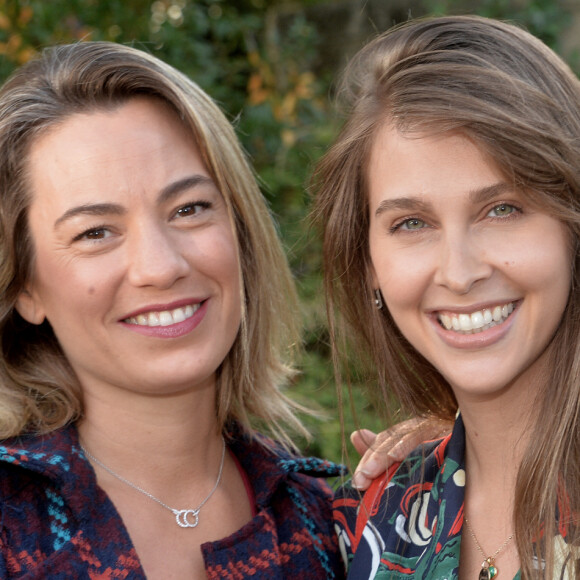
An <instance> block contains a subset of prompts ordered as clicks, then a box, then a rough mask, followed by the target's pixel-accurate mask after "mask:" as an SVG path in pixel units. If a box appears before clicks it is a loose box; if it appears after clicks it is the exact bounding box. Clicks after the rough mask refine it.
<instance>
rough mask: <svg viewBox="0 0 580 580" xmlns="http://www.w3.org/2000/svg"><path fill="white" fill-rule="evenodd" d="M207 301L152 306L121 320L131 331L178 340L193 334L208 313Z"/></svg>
mask: <svg viewBox="0 0 580 580" xmlns="http://www.w3.org/2000/svg"><path fill="white" fill-rule="evenodd" d="M207 302H208V301H207V300H202V301H195V302H192V301H189V302H186V303H182V304H177V303H175V304H172V305H167V306H166V307H156V306H152V307H151V308H150V309H144V310H141V311H140V312H138V313H134V314H132V315H131V316H128V317H127V318H125V319H123V320H121V324H123V325H124V326H125V327H126V328H128V329H129V330H132V331H134V332H137V333H139V334H143V335H146V336H152V337H158V338H177V337H179V336H183V335H185V334H188V333H189V332H191V331H192V330H193V329H194V328H195V327H196V326H197V325H198V324H199V323H200V322H201V320H202V319H203V317H204V316H205V313H206V311H207Z"/></svg>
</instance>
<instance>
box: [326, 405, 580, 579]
mask: <svg viewBox="0 0 580 580" xmlns="http://www.w3.org/2000/svg"><path fill="white" fill-rule="evenodd" d="M464 447H465V431H464V428H463V421H462V420H461V416H458V418H457V421H456V422H455V426H454V429H453V433H452V434H451V435H450V436H449V437H447V438H445V439H443V440H442V441H435V442H430V443H426V444H424V445H422V446H421V447H419V448H418V449H417V450H415V451H414V452H413V453H411V454H410V455H409V456H408V457H407V458H406V459H405V461H404V462H403V463H401V464H396V465H393V466H392V468H391V469H390V470H389V472H388V473H387V474H386V475H385V476H384V477H382V478H379V479H377V480H375V481H374V482H373V484H372V486H371V487H370V488H369V490H368V491H367V492H366V493H365V494H364V496H363V497H362V499H361V494H360V492H358V491H357V490H355V489H353V488H352V487H351V486H350V485H349V484H347V485H345V486H343V487H342V488H340V489H339V490H338V492H337V494H336V497H335V500H334V519H335V524H336V528H337V533H338V537H339V546H340V549H341V552H342V555H343V559H344V560H345V563H346V565H347V567H348V579H349V580H370V579H376V580H379V579H380V580H387V579H388V580H405V579H406V580H408V579H409V578H413V579H414V580H421V579H424V580H453V579H456V578H457V577H458V567H459V553H460V545H461V530H462V527H463V498H464V487H465V463H464ZM554 548H555V555H556V560H557V561H556V562H555V570H554V578H560V579H562V580H564V579H567V578H569V577H570V578H571V576H569V575H568V571H567V564H568V563H569V562H568V561H567V558H570V552H569V550H567V549H566V530H565V529H564V528H562V529H560V535H558V536H556V537H555V538H554ZM576 557H580V554H578V555H577V556H576ZM519 577H520V573H519V572H518V574H517V575H516V577H515V579H514V580H516V579H519Z"/></svg>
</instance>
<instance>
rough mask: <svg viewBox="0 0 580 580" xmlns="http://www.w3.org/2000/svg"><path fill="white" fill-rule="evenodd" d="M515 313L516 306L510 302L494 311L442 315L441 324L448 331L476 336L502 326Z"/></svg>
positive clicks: (485, 310) (486, 309) (496, 307)
mask: <svg viewBox="0 0 580 580" xmlns="http://www.w3.org/2000/svg"><path fill="white" fill-rule="evenodd" d="M513 311H514V305H513V302H510V303H508V304H503V305H502V306H495V307H494V308H493V310H489V309H488V308H485V309H483V310H477V311H476V312H472V313H471V314H440V315H439V322H440V323H441V326H443V327H444V328H445V329H446V330H451V329H453V330H454V331H457V332H460V333H462V334H474V333H476V332H482V331H483V330H487V329H488V328H491V327H492V326H496V325H497V324H501V323H502V322H504V320H505V319H506V318H507V317H508V316H509V315H510V314H511V313H512V312H513Z"/></svg>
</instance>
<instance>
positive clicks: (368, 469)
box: [359, 459, 385, 479]
mask: <svg viewBox="0 0 580 580" xmlns="http://www.w3.org/2000/svg"><path fill="white" fill-rule="evenodd" d="M384 470H385V466H384V465H381V464H380V463H379V462H378V461H377V460H376V459H369V460H368V461H365V463H364V465H363V466H362V468H361V469H360V470H359V471H360V472H361V473H362V474H363V475H365V477H366V478H367V479H374V478H375V477H377V476H378V475H380V474H381V473H382V472H383V471H384Z"/></svg>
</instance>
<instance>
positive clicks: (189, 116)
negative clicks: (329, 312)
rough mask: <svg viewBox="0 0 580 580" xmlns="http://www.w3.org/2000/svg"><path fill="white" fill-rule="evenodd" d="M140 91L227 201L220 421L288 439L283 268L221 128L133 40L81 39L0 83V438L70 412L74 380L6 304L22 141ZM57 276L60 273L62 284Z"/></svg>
mask: <svg viewBox="0 0 580 580" xmlns="http://www.w3.org/2000/svg"><path fill="white" fill-rule="evenodd" d="M137 96H140V97H142V96H146V97H151V98H154V99H157V100H161V101H163V102H164V103H166V104H167V105H169V107H170V108H171V109H172V110H173V111H175V114H176V115H178V116H179V118H180V120H181V122H182V124H183V127H184V128H185V129H186V130H188V131H190V132H191V134H192V135H193V137H194V139H195V142H196V144H197V146H198V148H199V151H200V154H201V156H202V159H203V161H204V163H205V166H206V169H207V170H208V171H209V173H210V174H211V176H212V178H213V179H214V181H215V183H216V184H217V186H218V188H219V190H220V192H221V194H222V195H223V197H224V199H225V202H226V204H227V206H228V211H229V214H230V220H231V224H232V229H233V231H234V233H235V239H236V243H237V250H238V257H239V258H238V261H239V269H240V274H241V276H240V278H241V280H242V281H243V284H242V286H243V287H242V288H241V294H242V296H241V298H242V304H243V315H242V323H241V327H240V330H239V332H238V335H237V338H236V340H235V343H234V345H233V347H232V349H231V350H230V352H229V354H228V355H227V357H226V359H225V360H224V361H223V363H222V364H221V366H220V368H219V370H218V377H217V387H218V388H217V400H216V410H217V415H218V419H219V422H220V425H221V426H222V428H223V427H224V426H226V425H227V424H228V423H229V422H230V421H237V422H239V423H241V424H242V426H243V427H245V428H247V429H250V427H251V425H253V424H255V423H256V421H257V422H258V423H259V424H260V425H265V426H266V427H268V428H270V429H271V431H272V432H273V434H274V435H275V436H276V437H278V438H281V439H282V440H285V441H286V443H287V444H288V445H289V446H291V441H290V438H289V436H288V433H287V431H286V429H287V427H288V426H290V427H293V428H296V429H298V430H299V431H302V432H304V430H303V428H302V426H301V424H300V422H299V420H298V419H297V418H296V416H295V413H294V411H295V410H296V408H297V406H296V405H294V404H293V403H292V402H291V401H290V400H289V399H288V398H287V397H286V396H285V395H284V394H283V392H282V390H281V387H282V386H284V384H285V383H286V382H287V380H288V379H289V377H291V376H292V374H293V369H292V362H293V357H294V350H295V347H296V346H298V345H299V344H300V342H299V341H300V339H299V331H298V327H297V321H298V308H297V299H296V294H295V288H294V284H293V280H292V275H291V272H290V270H289V267H288V264H287V261H286V257H285V254H284V251H283V249H282V247H281V244H280V241H279V238H278V235H277V231H276V229H275V226H274V223H273V221H272V217H271V215H270V212H269V210H268V207H267V205H266V203H265V200H264V198H263V196H262V194H261V192H260V190H259V187H258V185H257V182H256V179H255V176H254V174H253V172H252V170H251V168H250V166H249V164H248V162H247V160H246V158H245V155H244V153H243V152H242V149H241V147H240V145H239V142H238V139H237V136H236V134H235V131H234V129H233V127H232V125H231V124H230V123H229V122H228V120H227V118H226V117H225V115H224V114H223V113H222V112H221V110H220V109H219V108H218V107H217V106H216V104H215V103H214V102H213V101H212V100H211V98H210V97H209V96H208V95H207V94H206V93H205V92H204V91H202V90H201V89H200V88H199V87H198V85H197V84H195V83H194V82H193V81H191V80H190V79H189V78H187V77H186V76H185V75H183V74H181V73H180V72H178V71H177V70H175V69H174V68H172V67H171V66H169V65H167V64H165V63H164V62H162V61H160V60H159V59H157V58H155V57H153V56H151V55H149V54H147V53H145V52H143V51H140V50H137V49H134V48H131V47H128V46H123V45H119V44H114V43H107V42H83V43H77V44H71V45H63V46H56V47H52V48H49V49H46V50H45V51H44V52H43V53H42V54H41V55H40V56H39V57H38V58H37V59H35V60H33V61H31V62H29V63H28V64H26V65H25V66H23V67H22V68H21V69H19V70H18V71H16V72H15V73H14V74H13V76H12V77H11V78H9V79H8V81H7V82H6V83H5V84H4V86H3V87H2V89H1V90H0V437H2V438H5V437H9V436H14V435H18V434H21V433H24V432H37V433H43V432H48V431H51V430H53V429H56V428H58V427H60V426H62V425H64V424H66V423H68V422H70V421H74V420H75V419H77V418H78V417H79V416H80V415H81V414H82V397H81V390H80V385H79V383H78V380H77V377H76V376H75V374H74V372H73V370H72V368H71V366H70V364H69V363H68V361H67V360H66V358H65V356H64V354H63V352H62V350H61V348H60V346H59V343H58V340H57V339H56V337H55V335H54V333H53V331H52V328H51V327H50V325H49V323H48V322H45V323H43V324H42V325H40V326H35V325H32V324H29V323H27V322H25V321H24V320H23V319H22V318H21V317H20V316H19V315H18V313H17V312H16V310H15V303H16V300H17V297H18V295H19V294H20V292H22V290H23V289H24V288H25V285H26V282H27V280H28V279H29V277H30V275H31V273H32V270H33V265H34V260H35V256H34V251H33V247H32V244H31V240H30V233H29V229H28V220H27V210H28V207H29V205H30V200H31V195H33V192H31V191H30V187H29V179H28V159H29V151H30V147H31V144H32V143H33V142H34V140H35V139H37V138H38V137H39V136H40V135H42V134H44V133H45V132H46V131H48V130H49V129H50V128H51V127H54V126H55V125H57V124H59V123H62V122H64V121H66V119H67V118H68V117H70V116H71V115H74V114H78V113H86V112H90V111H93V110H108V109H114V108H116V107H119V106H121V105H122V104H123V103H125V102H127V101H128V100H130V99H132V98H134V97H137ZM63 283H65V282H63Z"/></svg>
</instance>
